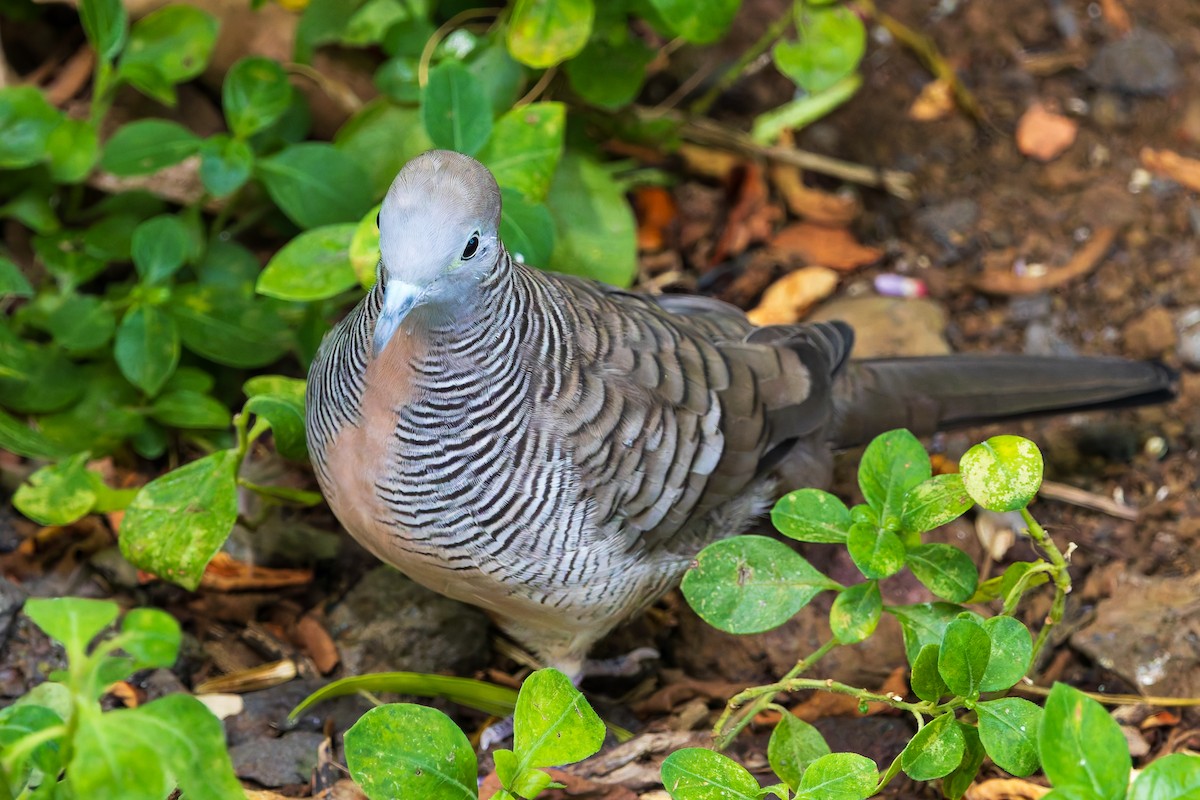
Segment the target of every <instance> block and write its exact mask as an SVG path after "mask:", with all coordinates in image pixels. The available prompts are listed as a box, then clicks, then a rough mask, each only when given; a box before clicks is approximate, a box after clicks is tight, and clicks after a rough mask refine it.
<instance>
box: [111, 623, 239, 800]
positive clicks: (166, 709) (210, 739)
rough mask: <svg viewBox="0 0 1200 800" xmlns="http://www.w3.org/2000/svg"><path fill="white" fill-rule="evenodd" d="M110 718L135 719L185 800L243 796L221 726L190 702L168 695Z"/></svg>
mask: <svg viewBox="0 0 1200 800" xmlns="http://www.w3.org/2000/svg"><path fill="white" fill-rule="evenodd" d="M130 614H133V612H130ZM163 616H168V615H166V614H164V615H163ZM128 617H129V615H126V619H128ZM168 619H170V620H171V622H174V619H171V618H170V617H169V616H168ZM161 624H164V625H165V622H162V623H161ZM162 654H165V650H162V651H161V652H160V655H162ZM172 661H174V659H172ZM114 713H118V714H126V713H127V714H130V715H131V716H136V718H137V721H136V723H135V726H136V727H137V728H138V729H139V730H140V731H141V736H142V737H144V738H145V739H146V740H147V741H150V742H153V744H154V749H155V750H156V751H157V753H158V754H159V758H160V759H162V760H163V761H164V762H165V765H166V768H167V770H168V771H169V772H170V774H171V775H172V776H173V777H174V779H175V783H176V784H177V785H178V787H179V790H180V794H181V795H183V796H184V797H187V798H188V800H227V798H233V797H241V796H243V795H244V794H245V791H244V790H243V789H242V786H241V783H239V782H238V779H237V776H236V775H235V774H234V772H233V764H232V763H231V762H230V759H229V753H228V751H227V750H226V749H225V731H224V730H223V728H222V726H221V721H220V720H218V719H217V718H216V717H215V716H213V713H212V712H211V711H209V710H208V708H207V707H206V706H205V705H204V704H203V703H201V702H200V701H199V700H197V699H196V698H195V697H192V696H191V695H188V694H183V693H177V694H170V695H167V696H166V697H160V698H159V699H157V700H154V701H152V702H150V703H147V704H146V705H144V706H139V707H138V708H136V709H132V710H130V711H118V712H114Z"/></svg>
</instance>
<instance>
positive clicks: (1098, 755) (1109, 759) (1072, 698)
mask: <svg viewBox="0 0 1200 800" xmlns="http://www.w3.org/2000/svg"><path fill="white" fill-rule="evenodd" d="M1006 699H1010V700H1012V699H1015V698H1006ZM993 702H1000V701H993ZM1022 702H1025V703H1028V701H1022ZM1029 705H1032V703H1029ZM1034 708H1037V707H1036V706H1034ZM1039 713H1040V709H1039ZM1009 716H1010V717H1011V716H1012V715H1009ZM1024 716H1025V717H1026V718H1032V716H1033V712H1032V711H1027V712H1026V713H1025V715H1024ZM979 722H980V730H979V734H980V737H981V738H983V744H984V746H985V747H987V750H988V755H990V756H991V757H992V760H993V761H995V762H996V763H997V764H999V765H1000V766H1001V767H1004V768H1005V769H1008V770H1009V772H1012V773H1013V774H1014V775H1022V774H1025V775H1028V774H1029V772H1032V771H1033V769H1036V768H1037V762H1038V758H1037V755H1034V756H1032V758H1030V759H1028V760H1027V761H1026V762H1023V764H1022V765H1024V763H1029V761H1032V764H1033V769H1030V770H1029V772H1024V773H1021V772H1017V771H1015V770H1012V769H1009V768H1008V767H1007V766H1005V765H1004V764H1003V763H1001V761H1000V759H998V758H996V753H994V752H993V751H992V747H991V746H989V743H988V738H987V737H986V736H984V735H983V734H984V731H983V717H982V714H981V715H980V721H979ZM1021 724H1022V725H1023V726H1024V728H1025V730H1022V733H1026V732H1027V734H1028V738H1029V739H1030V740H1033V738H1034V734H1035V733H1036V742H1037V747H1036V752H1037V754H1039V755H1040V756H1041V764H1042V769H1043V770H1044V771H1045V772H1046V777H1047V778H1049V779H1050V783H1051V784H1053V785H1054V787H1055V788H1062V789H1066V788H1079V789H1084V790H1086V791H1087V792H1089V793H1090V794H1091V795H1093V796H1095V797H1097V798H1100V800H1120V798H1124V797H1125V792H1126V789H1127V788H1128V786H1129V771H1130V769H1131V768H1132V759H1131V758H1130V756H1129V745H1128V744H1127V743H1126V741H1125V736H1124V734H1122V733H1121V726H1119V725H1118V724H1117V723H1116V722H1115V721H1113V718H1112V717H1110V716H1109V714H1108V712H1107V711H1105V710H1104V706H1102V705H1100V704H1099V703H1097V702H1096V701H1095V700H1093V699H1091V698H1090V697H1088V696H1087V695H1085V694H1084V693H1083V692H1081V691H1079V690H1078V689H1075V688H1073V687H1071V686H1067V685H1066V684H1065V683H1055V684H1054V687H1053V688H1052V689H1051V690H1050V696H1049V697H1048V698H1046V712H1045V714H1044V715H1042V716H1041V720H1040V724H1039V722H1038V721H1037V720H1033V721H1032V722H1030V721H1029V719H1024V720H1022V723H1021ZM1011 727H1012V720H1011V719H1010V720H1009V721H1008V725H1006V727H1005V731H1008V730H1009V729H1011Z"/></svg>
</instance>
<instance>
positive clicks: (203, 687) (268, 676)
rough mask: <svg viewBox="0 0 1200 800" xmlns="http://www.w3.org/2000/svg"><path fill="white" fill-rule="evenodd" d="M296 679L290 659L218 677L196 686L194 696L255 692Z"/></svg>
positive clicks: (294, 667) (292, 662)
mask: <svg viewBox="0 0 1200 800" xmlns="http://www.w3.org/2000/svg"><path fill="white" fill-rule="evenodd" d="M295 677H296V662H295V661H292V660H291V659H290V658H285V659H283V660H281V661H272V662H270V663H269V664H260V665H259V666H257V667H250V668H249V669H241V670H238V671H236V672H230V673H227V674H225V675H218V676H217V677H215V678H209V679H208V680H206V681H201V682H200V683H198V684H196V687H195V692H196V694H225V693H242V692H256V691H258V690H259V689H270V688H271V687H272V686H278V685H280V684H281V683H287V682H288V681H290V680H291V679H292V678H295Z"/></svg>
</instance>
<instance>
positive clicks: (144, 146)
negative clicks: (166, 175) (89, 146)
mask: <svg viewBox="0 0 1200 800" xmlns="http://www.w3.org/2000/svg"><path fill="white" fill-rule="evenodd" d="M202 144H203V140H202V139H201V138H200V137H199V136H197V135H196V134H194V133H192V132H191V131H189V130H188V129H187V128H184V127H183V126H182V125H179V124H178V123H175V122H167V121H166V120H162V119H143V120H138V121H137V122H131V123H129V124H128V125H123V126H121V127H120V128H118V129H117V132H116V133H114V134H113V135H112V138H110V139H109V140H108V143H107V144H105V146H104V155H103V156H102V157H101V158H100V166H101V167H102V168H104V169H106V170H108V171H109V172H111V173H112V174H113V175H116V176H118V177H121V178H127V177H130V176H132V175H148V174H149V173H151V172H157V171H158V170H160V169H162V168H163V167H169V166H171V165H172V164H178V163H179V162H180V161H183V160H184V159H185V158H187V157H188V156H191V155H195V154H196V153H197V152H199V151H200V147H201V145H202Z"/></svg>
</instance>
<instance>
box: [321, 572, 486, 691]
mask: <svg viewBox="0 0 1200 800" xmlns="http://www.w3.org/2000/svg"><path fill="white" fill-rule="evenodd" d="M328 627H329V633H330V634H331V635H332V636H333V639H334V641H335V642H336V643H337V646H338V651H339V652H340V653H341V654H342V663H343V664H344V665H345V668H346V671H347V673H348V674H350V675H362V674H365V673H368V672H400V671H407V672H452V673H455V674H458V675H462V674H465V673H469V672H470V671H471V670H473V669H476V668H477V667H480V666H482V665H483V664H484V663H485V661H486V660H487V655H488V636H487V633H488V621H487V618H486V617H485V616H484V615H483V612H481V611H479V610H478V609H476V608H473V607H471V606H468V605H465V604H463V603H459V602H457V601H455V600H451V599H449V598H447V597H443V596H442V595H440V594H437V593H436V592H431V591H430V590H429V589H426V588H425V587H423V586H420V585H419V584H417V583H415V582H413V581H411V580H409V579H408V578H406V577H405V576H404V575H402V574H401V573H399V572H397V571H396V570H394V569H392V568H391V567H378V568H376V569H374V570H372V571H371V572H368V573H367V574H366V575H365V576H364V577H363V579H362V580H361V581H359V582H358V585H356V586H355V587H354V588H353V589H351V590H350V591H349V592H347V593H346V596H345V597H344V598H342V600H341V602H339V603H338V604H337V605H336V606H335V607H334V608H333V610H332V611H331V612H330V614H329V623H328Z"/></svg>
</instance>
